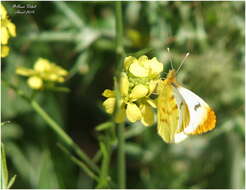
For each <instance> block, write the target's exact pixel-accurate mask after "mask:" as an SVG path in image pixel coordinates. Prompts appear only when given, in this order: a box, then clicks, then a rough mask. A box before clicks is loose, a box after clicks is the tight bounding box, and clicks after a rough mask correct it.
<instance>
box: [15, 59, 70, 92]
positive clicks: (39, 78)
mask: <svg viewBox="0 0 246 190" xmlns="http://www.w3.org/2000/svg"><path fill="white" fill-rule="evenodd" d="M16 73H17V74H19V75H22V76H27V77H29V78H28V80H27V83H28V85H29V86H30V87H31V88H33V89H36V90H39V89H42V88H43V87H44V82H53V83H54V82H59V83H62V82H64V81H65V77H66V76H67V74H68V72H67V71H66V70H65V69H63V68H61V67H60V66H58V65H56V64H54V63H51V62H49V60H47V59H44V58H39V59H38V60H37V61H36V63H35V64H34V68H33V69H28V68H25V67H19V68H17V69H16Z"/></svg>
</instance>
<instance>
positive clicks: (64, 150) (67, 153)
mask: <svg viewBox="0 0 246 190" xmlns="http://www.w3.org/2000/svg"><path fill="white" fill-rule="evenodd" d="M58 147H59V148H60V149H61V150H62V151H63V152H64V153H65V154H66V155H67V156H68V158H69V159H70V160H71V161H73V162H74V163H75V164H77V165H78V166H79V167H80V168H81V169H82V170H84V171H85V173H86V174H87V175H88V176H90V177H91V178H92V179H94V180H96V181H98V180H99V178H98V177H97V176H96V175H95V174H94V173H93V172H91V170H90V169H89V168H88V167H87V166H86V165H85V164H84V163H83V162H81V161H80V160H79V159H77V158H76V157H75V156H72V155H71V154H70V152H69V151H68V150H67V149H66V148H65V147H64V146H62V145H61V144H58Z"/></svg>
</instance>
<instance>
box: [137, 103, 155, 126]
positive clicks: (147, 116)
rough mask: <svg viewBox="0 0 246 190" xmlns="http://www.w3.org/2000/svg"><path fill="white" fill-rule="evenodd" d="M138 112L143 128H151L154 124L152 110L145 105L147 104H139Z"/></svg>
mask: <svg viewBox="0 0 246 190" xmlns="http://www.w3.org/2000/svg"><path fill="white" fill-rule="evenodd" d="M140 110H141V113H142V119H141V122H142V123H143V124H144V125H145V126H151V125H153V124H154V112H153V110H152V108H151V107H150V106H149V105H147V104H141V105H140Z"/></svg>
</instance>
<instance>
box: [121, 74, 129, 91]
mask: <svg viewBox="0 0 246 190" xmlns="http://www.w3.org/2000/svg"><path fill="white" fill-rule="evenodd" d="M128 90H129V81H128V77H127V75H126V73H124V72H123V73H121V79H120V92H121V94H122V95H123V96H127V95H128Z"/></svg>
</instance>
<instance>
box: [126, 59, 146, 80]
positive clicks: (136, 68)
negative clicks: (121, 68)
mask: <svg viewBox="0 0 246 190" xmlns="http://www.w3.org/2000/svg"><path fill="white" fill-rule="evenodd" d="M129 71H130V73H132V74H133V75H134V76H136V77H147V76H148V74H149V72H148V69H146V68H145V67H143V66H141V65H140V64H139V63H138V62H137V61H135V62H133V63H132V64H131V65H130V68H129Z"/></svg>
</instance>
